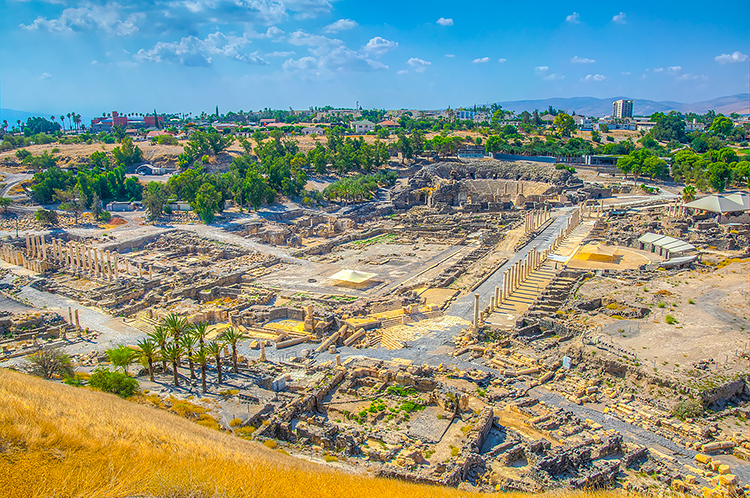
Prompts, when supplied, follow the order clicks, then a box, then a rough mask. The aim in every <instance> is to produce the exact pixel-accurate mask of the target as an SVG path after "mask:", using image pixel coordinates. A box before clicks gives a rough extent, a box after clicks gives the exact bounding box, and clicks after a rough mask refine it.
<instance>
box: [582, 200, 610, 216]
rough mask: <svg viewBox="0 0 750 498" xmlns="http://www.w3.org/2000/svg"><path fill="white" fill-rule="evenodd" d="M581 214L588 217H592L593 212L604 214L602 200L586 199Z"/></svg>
mask: <svg viewBox="0 0 750 498" xmlns="http://www.w3.org/2000/svg"><path fill="white" fill-rule="evenodd" d="M581 214H582V215H585V216H586V217H588V218H593V217H594V215H595V214H597V215H599V216H601V215H602V214H604V201H599V202H597V201H595V200H594V201H586V202H585V203H584V205H583V209H582V212H581Z"/></svg>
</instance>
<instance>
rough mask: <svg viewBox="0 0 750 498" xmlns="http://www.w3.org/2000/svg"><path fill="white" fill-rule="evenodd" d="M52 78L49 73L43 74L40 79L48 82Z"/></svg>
mask: <svg viewBox="0 0 750 498" xmlns="http://www.w3.org/2000/svg"><path fill="white" fill-rule="evenodd" d="M51 77H52V75H51V74H49V73H42V76H40V77H39V79H41V80H48V79H50V78H51Z"/></svg>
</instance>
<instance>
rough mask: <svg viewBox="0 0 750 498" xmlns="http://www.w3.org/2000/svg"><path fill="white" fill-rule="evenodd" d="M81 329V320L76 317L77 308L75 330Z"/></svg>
mask: <svg viewBox="0 0 750 498" xmlns="http://www.w3.org/2000/svg"><path fill="white" fill-rule="evenodd" d="M80 331H81V320H79V319H78V310H76V332H80Z"/></svg>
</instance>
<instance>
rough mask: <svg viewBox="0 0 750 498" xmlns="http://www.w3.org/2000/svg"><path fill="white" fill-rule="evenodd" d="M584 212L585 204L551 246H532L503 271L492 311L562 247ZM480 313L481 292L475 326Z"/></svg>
mask: <svg viewBox="0 0 750 498" xmlns="http://www.w3.org/2000/svg"><path fill="white" fill-rule="evenodd" d="M583 212H584V211H583V206H581V207H579V208H578V209H576V210H575V211H573V213H572V214H571V216H570V218H568V222H567V224H566V226H565V228H562V229H561V230H560V233H558V234H557V236H556V237H555V240H554V241H553V242H552V245H551V246H550V247H549V248H547V249H544V250H543V251H538V250H537V249H536V247H534V248H532V249H531V251H529V253H528V254H527V255H526V257H524V258H523V259H522V260H519V261H516V262H515V263H514V264H513V265H512V266H511V267H510V268H508V269H507V270H505V271H504V272H503V284H502V286H498V287H495V294H494V296H491V297H490V304H489V312H490V313H491V312H494V311H495V310H496V309H498V308H499V307H500V306H501V305H502V304H503V303H504V302H505V301H507V300H508V298H509V297H510V295H511V294H513V292H515V291H516V290H517V289H518V288H519V287H520V286H521V285H522V284H523V282H524V281H525V280H526V279H527V278H528V277H529V276H530V275H531V274H532V273H534V272H535V271H536V270H538V269H539V268H540V267H541V266H542V265H543V264H544V262H545V261H547V258H549V256H550V255H551V254H552V253H553V252H554V251H556V250H557V248H558V247H560V245H561V244H562V242H563V240H564V239H565V238H566V237H567V236H568V235H570V233H571V232H572V231H573V230H574V229H575V228H576V227H577V226H578V225H580V223H581V220H582V214H583ZM479 315H480V314H479V294H474V326H475V327H478V326H479V323H480V322H479V318H480V316H479Z"/></svg>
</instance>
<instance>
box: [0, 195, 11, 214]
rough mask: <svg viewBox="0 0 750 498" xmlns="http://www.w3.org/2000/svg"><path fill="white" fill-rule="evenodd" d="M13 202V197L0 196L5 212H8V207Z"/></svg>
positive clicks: (1, 207) (0, 205) (1, 205)
mask: <svg viewBox="0 0 750 498" xmlns="http://www.w3.org/2000/svg"><path fill="white" fill-rule="evenodd" d="M11 204H13V199H11V198H9V197H0V209H2V210H3V213H7V212H8V207H9V206H10V205H11Z"/></svg>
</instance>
